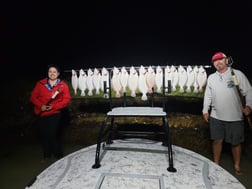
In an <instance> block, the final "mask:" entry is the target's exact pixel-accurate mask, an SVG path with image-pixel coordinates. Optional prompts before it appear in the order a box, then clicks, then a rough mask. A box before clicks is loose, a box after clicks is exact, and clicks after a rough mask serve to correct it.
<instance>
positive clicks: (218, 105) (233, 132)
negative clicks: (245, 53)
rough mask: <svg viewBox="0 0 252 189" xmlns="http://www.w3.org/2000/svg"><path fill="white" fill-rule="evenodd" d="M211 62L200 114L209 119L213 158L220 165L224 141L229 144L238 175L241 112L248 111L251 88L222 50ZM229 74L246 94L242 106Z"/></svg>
mask: <svg viewBox="0 0 252 189" xmlns="http://www.w3.org/2000/svg"><path fill="white" fill-rule="evenodd" d="M212 64H213V66H214V67H215V69H216V72H215V73H213V74H211V75H209V77H208V80H207V86H206V89H205V94H204V102H203V110H202V113H203V117H204V119H205V120H206V121H207V122H208V121H209V127H210V134H211V139H212V140H213V159H214V162H215V163H217V164H219V162H220V156H221V151H222V143H223V140H224V141H225V142H226V143H230V144H231V146H232V154H233V160H234V170H235V174H236V175H241V174H242V172H241V167H240V160H241V143H242V142H243V141H244V116H243V114H244V115H249V114H250V113H251V107H252V87H251V85H250V83H249V81H248V79H247V77H246V76H245V75H244V74H243V73H242V72H241V71H239V70H236V69H232V68H231V67H230V66H229V58H228V57H227V56H226V55H225V54H224V53H223V52H217V53H215V54H214V55H213V56H212ZM232 74H235V76H236V78H237V82H238V84H239V88H240V91H241V93H242V95H243V96H244V97H245V100H246V104H245V106H243V105H242V104H241V100H240V98H239V94H238V92H237V88H236V83H235V82H236V81H234V80H233V77H232V76H233V75H232ZM209 113H210V115H209Z"/></svg>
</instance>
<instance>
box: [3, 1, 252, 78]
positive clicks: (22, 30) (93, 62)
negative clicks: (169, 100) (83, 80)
mask: <svg viewBox="0 0 252 189" xmlns="http://www.w3.org/2000/svg"><path fill="white" fill-rule="evenodd" d="M85 2H86V3H85ZM91 2H92V3H90V2H89V1H83V2H82V3H75V2H73V1H66V2H65V1H59V2H52V1H49V2H46V1H42V2H37V1H15V2H12V1H8V2H7V3H5V5H3V6H1V8H2V9H3V10H2V11H1V13H0V14H1V46H2V52H1V57H0V58H1V59H0V61H1V65H4V66H7V67H8V68H9V69H11V71H12V73H13V72H17V73H25V74H27V73H33V74H35V75H36V74H37V73H38V74H41V73H42V72H41V70H43V71H44V70H46V65H48V64H50V63H57V64H60V65H61V66H62V68H63V69H64V70H65V69H71V68H74V69H79V68H89V67H90V68H94V67H98V68H100V67H103V66H105V67H111V66H122V65H124V66H131V65H134V66H140V64H143V65H167V64H182V65H188V64H191V65H193V64H197V65H200V64H209V63H210V59H211V56H212V54H213V53H214V52H216V51H224V52H225V53H226V54H227V55H229V56H232V57H233V59H234V61H235V64H234V67H237V68H242V69H245V70H244V71H248V70H249V69H248V68H249V67H251V64H252V62H251V61H250V54H251V38H252V37H251V35H252V31H251V15H250V12H251V6H250V4H249V1H239V4H238V3H235V2H231V1H216V2H215V1H195V2H193V1H166V3H160V2H161V1H149V2H148V1H91ZM137 2H138V3H137ZM14 65H15V66H14ZM238 65H239V66H238ZM43 74H44V72H43Z"/></svg>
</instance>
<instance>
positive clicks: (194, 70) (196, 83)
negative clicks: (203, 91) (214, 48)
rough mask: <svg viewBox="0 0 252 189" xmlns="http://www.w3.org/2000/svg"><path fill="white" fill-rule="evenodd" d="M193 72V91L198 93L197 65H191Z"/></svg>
mask: <svg viewBox="0 0 252 189" xmlns="http://www.w3.org/2000/svg"><path fill="white" fill-rule="evenodd" d="M193 73H194V82H193V93H198V92H199V84H198V81H197V77H198V73H199V67H198V66H196V65H195V66H194V67H193Z"/></svg>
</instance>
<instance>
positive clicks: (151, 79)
mask: <svg viewBox="0 0 252 189" xmlns="http://www.w3.org/2000/svg"><path fill="white" fill-rule="evenodd" d="M155 76H156V74H155V71H154V69H153V68H152V66H149V67H148V71H147V73H146V82H147V86H148V93H153V88H154V86H155Z"/></svg>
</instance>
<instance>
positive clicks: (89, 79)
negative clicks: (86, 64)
mask: <svg viewBox="0 0 252 189" xmlns="http://www.w3.org/2000/svg"><path fill="white" fill-rule="evenodd" d="M93 75H94V72H93V71H92V70H91V69H90V68H89V69H88V71H87V88H88V96H92V95H93V90H94V85H93Z"/></svg>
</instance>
